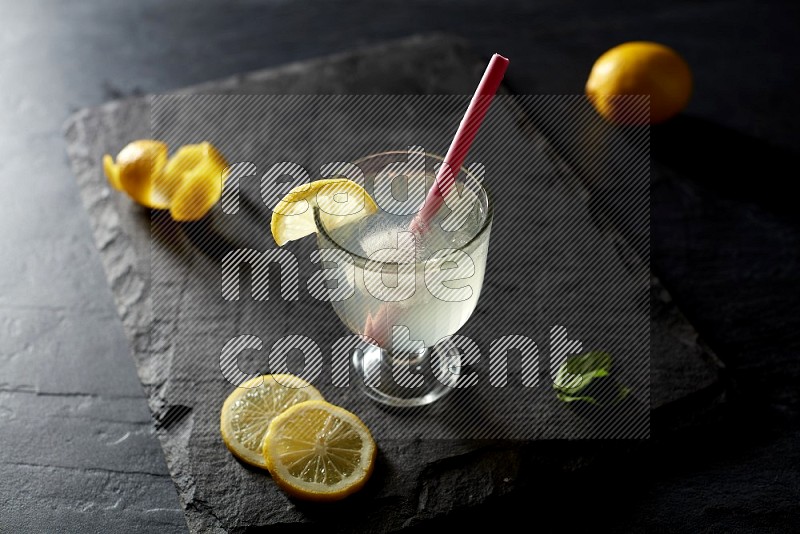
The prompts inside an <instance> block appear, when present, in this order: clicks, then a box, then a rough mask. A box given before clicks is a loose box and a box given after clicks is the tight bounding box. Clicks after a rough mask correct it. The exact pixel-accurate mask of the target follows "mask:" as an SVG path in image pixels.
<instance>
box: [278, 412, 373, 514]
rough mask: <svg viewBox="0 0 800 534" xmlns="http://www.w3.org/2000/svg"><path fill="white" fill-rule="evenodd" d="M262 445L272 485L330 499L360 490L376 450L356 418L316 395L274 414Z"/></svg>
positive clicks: (304, 496) (303, 495) (303, 496)
mask: <svg viewBox="0 0 800 534" xmlns="http://www.w3.org/2000/svg"><path fill="white" fill-rule="evenodd" d="M263 449H264V451H263V452H264V458H265V460H266V463H267V469H269V472H270V474H271V475H272V478H273V479H274V480H275V482H276V483H277V484H278V486H279V487H281V488H282V489H283V490H284V491H285V492H287V493H288V494H289V495H291V496H293V497H296V498H300V499H306V500H313V501H335V500H339V499H343V498H345V497H347V496H348V495H351V494H352V493H354V492H356V491H358V490H359V489H361V488H362V487H363V486H364V484H365V483H366V482H367V480H368V479H369V477H370V475H371V474H372V470H373V467H374V464H375V455H376V451H377V447H376V445H375V441H374V440H373V439H372V435H371V434H370V432H369V429H367V427H366V426H364V423H362V422H361V420H360V419H359V418H358V417H356V416H355V415H354V414H352V413H350V412H348V411H347V410H345V409H343V408H339V407H338V406H334V405H332V404H329V403H327V402H325V401H321V400H312V401H307V402H301V403H299V404H296V405H294V406H292V407H291V408H289V409H288V410H286V411H285V412H283V413H282V414H280V415H278V416H277V417H275V419H273V420H272V422H271V423H270V425H269V430H268V431H267V435H266V436H265V437H264V447H263Z"/></svg>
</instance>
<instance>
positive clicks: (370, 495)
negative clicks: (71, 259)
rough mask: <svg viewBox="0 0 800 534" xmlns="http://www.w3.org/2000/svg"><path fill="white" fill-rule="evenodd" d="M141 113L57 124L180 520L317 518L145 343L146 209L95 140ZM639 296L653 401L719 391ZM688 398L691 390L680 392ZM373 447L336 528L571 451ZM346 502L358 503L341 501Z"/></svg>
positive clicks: (346, 62) (377, 83)
mask: <svg viewBox="0 0 800 534" xmlns="http://www.w3.org/2000/svg"><path fill="white" fill-rule="evenodd" d="M423 60H424V61H423ZM483 64H484V63H483V62H482V61H481V60H480V59H479V58H476V57H475V56H474V55H473V54H472V53H471V52H470V51H469V49H468V48H467V47H466V46H465V45H464V43H463V42H460V41H457V40H453V39H449V38H445V37H433V38H415V39H411V40H407V41H403V42H399V43H393V44H389V45H386V46H382V47H377V48H373V49H369V50H365V51H360V52H355V53H352V54H344V55H340V56H336V57H333V58H329V59H324V60H315V61H311V62H306V63H302V64H296V65H290V66H287V67H284V68H281V69H275V70H270V71H263V72H257V73H253V74H249V75H245V76H240V77H236V78H232V79H228V80H223V81H221V82H216V83H211V84H206V85H203V86H200V87H196V88H192V89H190V90H189V92H205V93H208V92H211V93H253V94H281V93H294V94H314V93H350V92H356V91H358V92H364V93H386V92H392V93H398V92H402V93H410V94H416V93H421V94H439V93H445V94H446V93H455V94H458V93H460V94H468V93H469V92H470V91H471V86H472V84H473V83H474V80H475V79H476V78H477V76H478V75H479V73H480V71H481V69H482V68H483ZM433 73H435V75H433ZM428 80H434V82H429V81H428ZM149 118H150V109H149V104H148V101H147V100H146V99H135V100H128V101H122V102H115V103H111V104H108V105H106V106H103V107H101V108H97V109H93V110H84V111H82V112H80V113H78V114H76V115H75V116H74V117H73V118H72V119H71V120H70V122H69V124H68V126H67V138H68V141H69V148H68V151H69V155H70V158H71V161H72V165H73V169H74V171H75V173H76V175H77V176H78V179H79V183H80V187H81V193H82V196H83V200H84V203H85V204H86V206H87V209H88V210H89V213H90V216H91V220H92V224H93V230H94V234H95V240H96V242H97V245H98V248H99V250H100V252H101V255H102V258H103V262H104V265H105V268H106V271H107V274H108V277H109V282H110V284H111V287H112V290H113V292H114V295H115V298H116V301H117V305H118V308H119V311H120V315H121V317H122V320H123V323H124V325H125V328H126V331H127V333H128V335H129V337H130V339H131V341H132V346H133V353H134V358H135V359H136V363H137V367H138V369H139V375H140V378H141V380H142V383H143V384H144V386H145V389H146V390H147V392H148V394H149V395H150V406H151V410H152V411H153V414H154V419H155V421H156V423H157V424H158V423H159V422H164V421H169V422H170V424H169V425H167V426H163V425H162V427H161V428H160V432H159V436H160V439H161V442H162V445H163V447H164V450H165V454H166V457H167V462H168V465H169V468H170V471H171V473H172V475H173V478H174V479H175V482H176V485H177V487H178V490H179V492H180V495H181V501H182V503H183V505H184V508H185V510H186V513H187V521H188V522H189V525H190V527H192V528H193V529H196V530H201V531H220V532H228V531H240V530H245V529H247V528H248V527H258V526H262V525H271V524H283V525H287V524H295V523H299V524H313V523H314V522H316V521H320V520H322V521H326V520H327V519H328V518H327V516H326V515H325V512H324V511H320V510H318V509H315V508H314V507H308V506H306V505H303V504H301V503H295V502H292V501H290V500H288V499H287V498H286V497H285V496H284V495H283V494H282V493H280V492H278V491H277V490H275V488H274V485H272V484H271V481H269V479H268V478H267V477H265V476H264V475H263V474H262V473H258V472H254V471H250V470H247V469H245V468H244V467H242V466H241V465H239V464H238V463H236V462H235V461H233V460H232V458H231V457H230V455H229V454H228V453H227V451H226V450H225V449H224V447H221V442H220V440H219V436H218V433H217V432H216V429H214V428H213V427H209V428H206V427H202V426H201V425H200V424H199V423H200V420H203V421H205V422H203V425H206V426H208V425H207V420H208V417H207V415H208V414H205V415H201V413H202V409H204V408H203V406H191V405H187V404H182V403H181V402H178V400H177V399H176V398H175V397H174V395H173V394H172V393H171V391H170V388H171V387H172V389H173V390H175V389H179V388H175V387H174V384H175V383H178V382H180V380H181V379H180V369H178V368H177V367H176V368H174V369H173V368H172V367H169V366H168V367H165V366H163V365H162V363H161V362H162V361H163V360H162V359H160V358H159V354H158V342H157V340H158V337H157V332H158V331H157V330H156V338H155V341H154V343H153V344H151V339H150V336H151V331H150V325H151V319H152V316H151V315H150V313H151V312H152V310H151V309H150V308H149V306H148V305H147V301H148V297H149V294H150V293H149V292H150V289H151V288H150V283H151V280H150V278H149V273H150V269H151V266H150V259H151V257H150V254H151V244H152V240H151V226H150V221H149V217H147V214H146V213H144V212H143V211H142V210H139V209H137V208H136V207H135V206H133V205H132V204H131V203H130V202H129V201H128V200H127V199H125V198H123V197H121V196H119V195H115V194H112V193H111V192H110V191H109V189H108V187H107V185H106V184H105V180H104V178H103V176H102V171H101V168H100V165H99V162H100V158H101V156H102V154H103V153H105V152H112V153H113V152H114V151H116V150H117V149H118V148H119V147H121V146H123V145H124V144H125V143H126V142H128V141H129V140H131V139H135V138H140V137H148V136H149V134H150V120H149ZM650 304H651V315H652V320H651V332H650V335H651V347H652V351H651V362H650V368H651V376H652V385H651V389H650V404H651V407H652V409H653V410H654V414H656V413H659V412H666V413H669V412H673V411H679V412H683V410H676V409H675V407H676V406H683V405H687V404H688V410H687V411H686V413H687V414H691V413H692V412H693V411H695V410H696V409H698V408H704V407H706V406H707V405H708V402H707V401H708V400H709V399H710V400H712V401H714V400H717V399H718V398H719V392H720V391H721V390H720V387H719V376H718V374H719V367H718V366H717V364H716V363H715V360H714V358H713V356H712V355H711V354H710V353H709V351H708V350H707V349H706V348H705V347H704V346H703V345H702V343H700V342H699V340H698V339H697V334H696V333H695V331H694V329H693V328H692V327H691V326H690V325H689V324H688V323H687V322H686V321H685V319H683V317H682V316H681V315H680V313H679V312H678V311H677V310H676V309H675V307H674V305H672V303H671V300H670V298H669V296H668V295H667V294H666V292H665V291H664V290H663V289H662V288H660V286H659V284H658V282H657V281H656V280H655V279H653V280H652V286H651V299H650ZM317 307H318V308H321V307H319V306H317ZM328 311H329V310H328ZM173 372H174V376H170V373H173ZM171 381H172V382H171ZM220 393H222V392H221V391H215V393H214V394H215V395H218V394H220ZM694 398H703V402H699V403H693V402H692V399H694ZM180 400H184V399H180ZM217 400H218V399H217ZM217 400H215V401H214V402H209V403H208V406H210V408H209V409H210V410H211V411H213V410H216V409H217V408H216V404H218V402H217ZM201 428H202V430H201ZM380 448H381V458H380V460H379V466H378V469H377V471H376V476H375V480H374V481H373V483H371V489H370V491H365V492H364V493H363V494H361V495H359V496H357V497H355V498H354V499H352V500H350V501H348V502H347V503H343V504H342V505H340V507H341V510H340V512H343V513H345V514H347V515H350V516H351V518H350V520H349V521H348V522H347V523H346V524H342V525H339V526H340V528H341V529H342V530H363V529H364V528H365V527H366V526H368V525H369V526H370V528H371V529H372V530H375V531H386V530H393V529H397V528H400V527H402V526H404V525H409V524H415V523H416V522H418V521H423V520H425V519H429V518H432V517H437V516H440V515H442V514H445V513H448V512H450V511H452V510H453V509H456V508H458V507H459V506H468V505H473V504H478V503H480V502H483V501H485V500H486V499H487V498H490V497H492V496H496V495H502V494H504V493H507V492H509V491H512V490H513V489H514V487H515V486H517V485H523V484H524V483H525V481H524V480H523V479H524V478H525V477H526V476H530V474H531V471H530V468H523V467H522V464H523V461H522V460H524V459H529V458H531V457H534V456H537V455H538V457H540V458H542V459H543V460H542V462H544V463H549V464H550V465H551V466H552V465H562V464H563V465H572V464H574V462H575V457H576V456H578V454H579V453H577V451H571V453H570V454H561V453H555V452H554V451H552V447H549V448H548V447H547V446H546V445H542V447H541V448H540V447H538V446H537V445H536V444H535V443H533V444H531V443H527V444H497V443H495V444H486V443H482V442H475V441H458V442H453V441H442V440H434V441H421V440H391V441H384V442H381V443H380ZM573 453H574V454H573ZM580 455H583V456H586V452H585V451H583V452H581V453H580ZM589 456H591V454H589ZM534 463H535V462H534ZM533 472H534V473H535V470H534V471H533ZM456 490H457V492H456ZM364 508H367V509H368V510H369V511H366V512H365V511H363V510H364ZM352 510H360V511H359V514H357V515H356V514H348V512H349V511H352Z"/></svg>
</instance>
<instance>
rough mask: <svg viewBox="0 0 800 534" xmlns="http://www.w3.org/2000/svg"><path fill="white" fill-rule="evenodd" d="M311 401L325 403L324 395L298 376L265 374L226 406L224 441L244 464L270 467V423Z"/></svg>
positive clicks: (236, 392) (238, 391) (241, 389)
mask: <svg viewBox="0 0 800 534" xmlns="http://www.w3.org/2000/svg"><path fill="white" fill-rule="evenodd" d="M309 400H322V395H321V394H320V392H319V391H317V390H316V388H314V387H313V386H311V385H310V384H309V383H308V382H305V381H304V380H302V379H300V378H298V377H296V376H292V375H281V374H276V375H262V376H257V377H255V378H253V379H251V380H248V381H247V382H245V383H244V384H242V385H241V386H239V387H238V388H236V390H234V392H233V393H231V394H230V395H229V396H228V398H227V399H225V402H224V403H223V405H222V412H221V413H220V432H221V433H222V441H223V442H225V445H226V446H227V447H228V450H230V451H231V452H232V453H233V455H234V456H236V457H237V458H239V459H240V460H241V461H243V462H245V463H248V464H250V465H254V466H256V467H261V468H266V467H267V465H266V463H265V461H264V456H263V454H262V440H263V438H264V435H265V434H266V433H267V429H268V428H269V424H270V423H271V422H272V420H273V419H274V418H275V416H277V415H278V414H280V413H282V412H284V411H285V410H286V409H288V408H290V407H291V406H294V405H295V404H298V403H301V402H305V401H309Z"/></svg>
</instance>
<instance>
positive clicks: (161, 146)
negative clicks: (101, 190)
mask: <svg viewBox="0 0 800 534" xmlns="http://www.w3.org/2000/svg"><path fill="white" fill-rule="evenodd" d="M166 164H167V145H166V144H165V143H162V142H161V141H155V140H153V139H139V140H137V141H133V142H131V143H128V144H127V145H126V146H125V148H123V149H122V150H120V152H119V154H118V155H117V161H116V162H114V161H113V160H112V158H111V156H109V155H108V154H106V156H105V157H104V158H103V169H104V171H105V173H106V176H107V177H108V181H109V182H110V183H111V185H112V186H113V187H114V188H115V189H118V190H120V191H124V192H125V193H127V194H128V195H129V196H130V197H131V198H132V199H133V200H135V201H136V202H138V203H139V204H141V205H143V206H147V207H148V208H156V209H165V208H166V207H167V206H168V199H166V198H164V197H163V196H162V195H160V194H158V191H157V190H156V189H155V188H154V185H155V182H156V177H159V176H161V174H162V173H163V172H164V167H165V166H166Z"/></svg>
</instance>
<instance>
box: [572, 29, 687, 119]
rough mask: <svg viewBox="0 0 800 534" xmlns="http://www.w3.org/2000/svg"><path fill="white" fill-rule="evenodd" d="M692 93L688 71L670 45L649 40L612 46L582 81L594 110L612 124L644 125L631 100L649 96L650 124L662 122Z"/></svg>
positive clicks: (678, 110) (641, 114)
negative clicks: (628, 97)
mask: <svg viewBox="0 0 800 534" xmlns="http://www.w3.org/2000/svg"><path fill="white" fill-rule="evenodd" d="M691 94H692V73H691V70H690V69H689V65H688V64H687V63H686V61H685V60H684V59H683V58H682V57H681V56H680V55H679V54H678V53H677V52H676V51H675V50H673V49H672V48H670V47H668V46H665V45H662V44H659V43H653V42H649V41H632V42H628V43H624V44H621V45H619V46H615V47H614V48H612V49H610V50H608V51H607V52H605V53H604V54H603V55H602V56H600V57H599V58H598V59H597V61H596V62H595V63H594V66H593V67H592V71H591V73H590V74H589V79H588V80H587V82H586V95H587V96H588V97H589V99H590V101H591V103H592V105H593V106H594V107H595V109H596V110H597V112H598V113H599V114H600V115H601V116H602V117H604V118H605V119H607V120H609V121H611V122H612V123H615V124H647V123H648V120H647V115H646V114H645V113H642V110H641V109H640V106H638V105H637V104H636V103H635V102H633V101H632V100H631V99H626V98H625V96H621V95H650V117H649V123H650V124H658V123H661V122H664V121H666V120H668V119H670V118H672V117H674V116H675V115H677V114H678V113H679V112H680V111H681V110H683V109H684V108H685V107H686V105H687V104H688V103H689V99H690V97H691Z"/></svg>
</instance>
